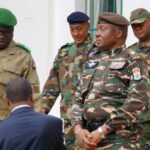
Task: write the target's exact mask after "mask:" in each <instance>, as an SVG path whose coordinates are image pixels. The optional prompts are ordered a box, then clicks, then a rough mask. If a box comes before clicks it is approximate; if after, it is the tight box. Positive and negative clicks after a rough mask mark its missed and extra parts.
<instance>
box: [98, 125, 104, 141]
mask: <svg viewBox="0 0 150 150" xmlns="http://www.w3.org/2000/svg"><path fill="white" fill-rule="evenodd" d="M98 133H99V135H100V136H101V138H102V139H105V135H104V133H103V130H102V128H101V127H99V128H98Z"/></svg>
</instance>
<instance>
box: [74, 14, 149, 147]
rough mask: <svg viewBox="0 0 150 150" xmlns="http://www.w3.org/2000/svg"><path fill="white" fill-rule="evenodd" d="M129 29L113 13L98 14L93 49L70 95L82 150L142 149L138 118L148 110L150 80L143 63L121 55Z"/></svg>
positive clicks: (124, 20) (76, 131)
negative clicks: (77, 83)
mask: <svg viewBox="0 0 150 150" xmlns="http://www.w3.org/2000/svg"><path fill="white" fill-rule="evenodd" d="M128 25H129V22H128V21H127V20H126V19H125V18H124V17H123V16H120V15H118V14H115V13H105V12H104V13H102V14H101V15H100V16H99V22H98V27H97V32H96V44H97V48H96V49H95V53H93V52H92V53H93V54H92V55H91V56H90V58H89V60H88V61H87V62H86V63H85V66H84V69H83V70H84V72H83V73H82V74H80V75H79V77H80V84H79V85H78V87H77V90H76V92H75V95H74V97H73V101H74V103H73V106H72V124H73V126H74V133H75V134H76V137H77V143H78V145H79V147H81V149H82V148H83V149H88V150H89V149H90V150H94V149H97V150H114V149H116V150H119V149H126V150H127V149H128V150H131V149H132V150H141V149H142V147H141V145H140V142H139V138H140V133H141V125H140V120H139V119H138V116H139V115H140V114H142V113H143V112H144V111H149V110H148V108H147V104H148V99H149V96H150V91H149V78H148V72H147V65H146V63H145V62H144V61H143V60H142V59H141V58H140V56H138V55H135V54H134V53H132V51H126V48H125V45H124V44H125V41H126V37H127V28H128ZM148 149H149V148H148ZM148 149H147V150H148Z"/></svg>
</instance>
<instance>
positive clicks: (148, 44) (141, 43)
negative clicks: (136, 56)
mask: <svg viewBox="0 0 150 150" xmlns="http://www.w3.org/2000/svg"><path fill="white" fill-rule="evenodd" d="M139 47H140V48H148V47H150V42H139Z"/></svg>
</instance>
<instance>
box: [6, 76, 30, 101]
mask: <svg viewBox="0 0 150 150" xmlns="http://www.w3.org/2000/svg"><path fill="white" fill-rule="evenodd" d="M6 97H7V99H8V101H9V102H11V103H15V102H27V101H29V100H30V98H31V97H32V87H31V85H30V83H29V82H28V81H27V80H26V79H25V78H21V77H19V78H15V79H13V80H11V81H10V82H9V83H8V84H7V87H6Z"/></svg>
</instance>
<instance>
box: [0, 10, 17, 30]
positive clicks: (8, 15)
mask: <svg viewBox="0 0 150 150" xmlns="http://www.w3.org/2000/svg"><path fill="white" fill-rule="evenodd" d="M16 24H17V19H16V17H15V15H14V14H13V13H12V12H11V11H10V10H8V9H6V8H0V26H2V27H14V26H15V25H16Z"/></svg>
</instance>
